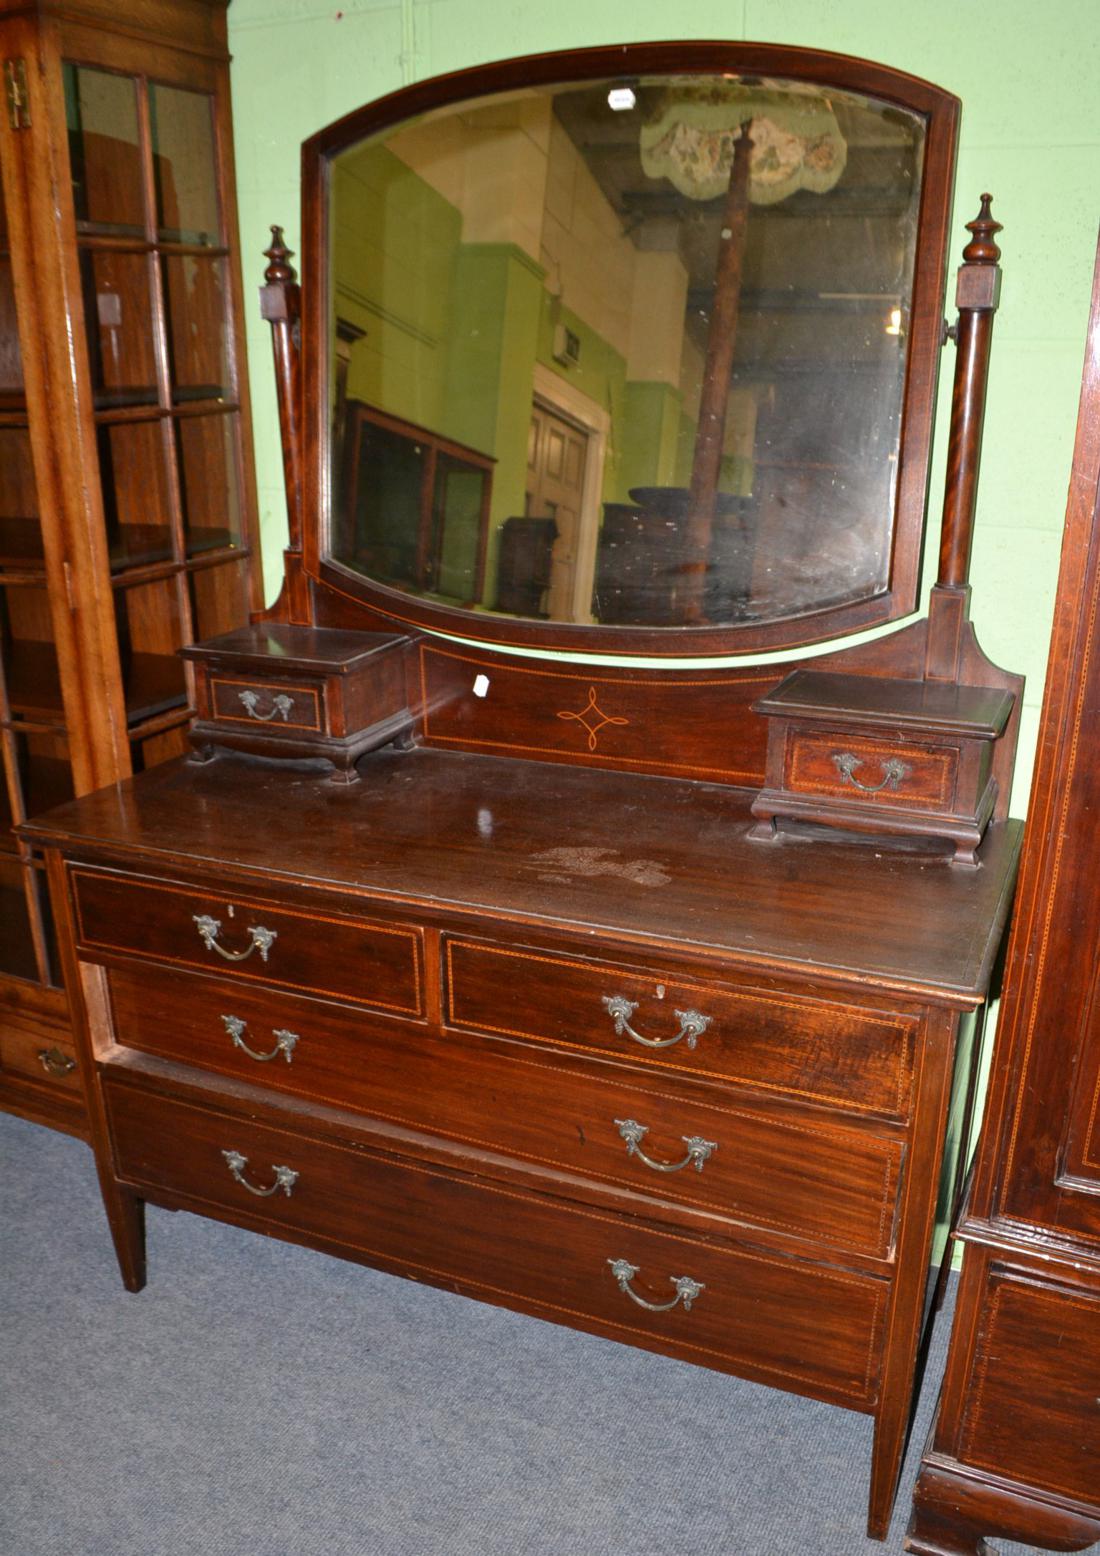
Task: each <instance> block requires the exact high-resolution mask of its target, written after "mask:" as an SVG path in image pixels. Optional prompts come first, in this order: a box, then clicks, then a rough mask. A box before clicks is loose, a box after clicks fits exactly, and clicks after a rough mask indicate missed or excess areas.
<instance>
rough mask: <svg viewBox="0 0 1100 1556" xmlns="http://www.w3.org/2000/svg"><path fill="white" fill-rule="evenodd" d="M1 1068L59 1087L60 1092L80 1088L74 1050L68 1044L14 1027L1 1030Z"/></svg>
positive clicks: (50, 1036) (51, 1036) (50, 1035)
mask: <svg viewBox="0 0 1100 1556" xmlns="http://www.w3.org/2000/svg"><path fill="white" fill-rule="evenodd" d="M0 1070H8V1071H10V1072H11V1073H12V1074H13V1075H25V1076H26V1077H27V1079H28V1080H34V1081H41V1082H42V1083H43V1084H44V1085H50V1086H58V1087H60V1088H61V1089H62V1090H63V1091H72V1092H79V1091H80V1090H81V1083H80V1071H79V1070H78V1068H77V1062H76V1052H75V1050H74V1049H73V1046H72V1044H71V1043H66V1042H64V1041H62V1040H60V1039H58V1038H55V1037H54V1036H53V1034H52V1033H50V1034H49V1035H47V1036H42V1035H36V1034H35V1033H33V1032H28V1031H25V1030H22V1029H20V1028H19V1027H13V1028H11V1029H10V1030H8V1031H4V1032H0Z"/></svg>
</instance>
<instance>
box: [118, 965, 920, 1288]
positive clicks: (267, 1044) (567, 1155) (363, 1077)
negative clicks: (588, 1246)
mask: <svg viewBox="0 0 1100 1556" xmlns="http://www.w3.org/2000/svg"><path fill="white" fill-rule="evenodd" d="M110 986H111V1003H112V1008H113V1013H114V1022H115V1035H116V1038H117V1040H118V1041H119V1042H120V1043H123V1044H125V1045H126V1046H127V1047H130V1048H135V1049H138V1050H141V1051H144V1052H147V1053H152V1054H156V1055H158V1056H160V1057H162V1058H166V1059H172V1060H176V1061H178V1062H182V1063H185V1064H195V1065H200V1066H201V1067H203V1068H204V1069H208V1070H213V1071H216V1072H218V1073H221V1074H224V1075H230V1076H233V1077H235V1078H238V1079H242V1080H247V1081H251V1082H253V1083H254V1084H258V1085H263V1086H269V1087H273V1088H276V1089H277V1090H279V1091H281V1092H288V1093H291V1094H293V1095H296V1096H299V1097H302V1098H305V1099H310V1100H315V1101H323V1102H331V1103H335V1104H336V1105H338V1106H343V1107H351V1108H356V1109H361V1110H363V1111H364V1112H367V1113H370V1114H372V1115H373V1116H375V1117H378V1118H381V1119H384V1120H386V1121H388V1122H391V1123H396V1124H399V1125H405V1126H408V1127H410V1128H413V1129H420V1130H426V1131H429V1132H430V1133H433V1134H438V1135H443V1136H444V1137H446V1138H448V1139H451V1140H458V1141H463V1142H467V1143H470V1144H474V1145H477V1146H479V1147H482V1148H485V1149H487V1150H490V1151H499V1152H502V1153H505V1154H506V1155H508V1156H511V1157H518V1158H520V1159H521V1160H523V1161H527V1162H533V1163H537V1164H540V1165H544V1166H549V1167H554V1168H563V1169H565V1170H566V1171H569V1172H575V1173H580V1174H583V1175H585V1176H586V1177H589V1178H594V1179H597V1180H599V1181H600V1182H603V1183H608V1184H612V1185H615V1186H617V1187H621V1188H625V1189H629V1190H632V1191H634V1192H638V1193H643V1194H650V1195H654V1196H660V1197H661V1198H662V1199H663V1200H666V1201H670V1202H671V1203H672V1205H673V1207H674V1206H675V1205H677V1204H685V1205H688V1206H691V1207H693V1208H695V1209H697V1210H700V1211H702V1212H704V1213H706V1214H710V1215H714V1216H720V1217H723V1218H725V1219H726V1220H727V1221H733V1222H749V1223H752V1224H753V1225H756V1226H760V1227H764V1228H766V1229H768V1230H770V1231H777V1232H780V1233H782V1234H785V1235H793V1236H796V1237H802V1238H807V1239H810V1240H812V1241H814V1242H816V1243H820V1244H822V1245H823V1246H824V1247H828V1248H840V1249H850V1250H852V1251H854V1252H858V1253H862V1254H866V1255H869V1256H870V1257H872V1258H884V1257H886V1255H887V1254H888V1253H889V1250H890V1244H891V1240H892V1235H893V1226H894V1207H895V1202H896V1197H897V1186H898V1179H899V1174H900V1168H901V1161H902V1156H903V1146H902V1144H901V1142H900V1141H898V1140H897V1139H894V1138H882V1137H880V1136H877V1135H873V1134H870V1133H868V1132H867V1131H865V1130H856V1129H846V1128H844V1127H843V1126H842V1125H834V1124H832V1123H830V1122H828V1121H825V1120H823V1119H822V1118H821V1117H820V1116H817V1117H814V1116H812V1115H811V1116H808V1117H806V1116H802V1115H800V1114H793V1113H792V1110H791V1109H789V1108H787V1109H783V1110H782V1111H781V1112H780V1111H779V1110H773V1113H772V1114H769V1112H768V1111H767V1110H766V1109H762V1108H761V1107H759V1106H753V1105H752V1104H751V1103H748V1104H746V1102H745V1100H744V1099H741V1100H740V1102H738V1100H737V1099H731V1100H730V1101H728V1102H723V1103H722V1104H721V1105H719V1104H718V1103H717V1102H716V1101H715V1100H714V1094H713V1093H711V1092H709V1091H703V1090H702V1089H701V1088H699V1087H697V1086H691V1085H683V1084H681V1085H680V1086H679V1088H677V1077H676V1076H675V1075H661V1074H640V1075H638V1076H637V1078H636V1079H634V1078H633V1077H631V1076H630V1074H629V1072H623V1071H622V1070H621V1069H620V1068H619V1067H618V1066H612V1065H607V1064H599V1063H593V1062H592V1061H590V1060H584V1059H573V1060H569V1059H563V1058H561V1057H559V1056H557V1055H553V1054H549V1053H547V1051H546V1050H545V1049H539V1048H538V1047H532V1046H531V1045H527V1044H520V1043H517V1042H514V1041H508V1040H503V1039H499V1038H497V1039H476V1038H469V1039H457V1038H454V1037H452V1038H449V1039H445V1040H443V1041H440V1040H433V1039H431V1038H429V1037H427V1036H426V1034H425V1032H424V1030H423V1028H421V1027H417V1026H413V1025H410V1024H409V1023H408V1022H402V1021H394V1020H392V1019H387V1018H385V1017H381V1016H371V1015H369V1014H367V1013H365V1012H360V1011H354V1010H342V1009H341V1008H340V1007H338V1006H334V1005H322V1004H318V1003H317V1002H316V1001H313V1000H305V999H300V998H295V997H293V996H291V995H288V994H285V993H277V994H276V993H272V992H270V991H267V990H263V989H258V988H255V987H253V988H245V987H244V986H243V985H233V984H229V983H223V982H219V981H217V980H214V979H207V978H197V977H194V976H192V975H189V974H179V973H175V974H173V973H167V972H161V971H160V970H159V969H158V970H157V971H156V973H154V972H152V971H151V970H148V969H141V970H139V971H134V970H130V969H126V970H119V969H115V970H112V971H111V973H110Z"/></svg>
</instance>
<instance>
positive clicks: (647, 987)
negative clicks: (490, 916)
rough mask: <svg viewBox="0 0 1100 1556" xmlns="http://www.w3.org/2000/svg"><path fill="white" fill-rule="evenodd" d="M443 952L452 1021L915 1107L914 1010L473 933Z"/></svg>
mask: <svg viewBox="0 0 1100 1556" xmlns="http://www.w3.org/2000/svg"><path fill="white" fill-rule="evenodd" d="M446 960H447V1002H448V1003H447V1008H448V1020H449V1023H450V1025H452V1026H455V1027H465V1028H467V1029H470V1030H473V1031H480V1032H489V1033H499V1034H502V1035H506V1036H514V1037H531V1038H542V1039H545V1040H547V1041H549V1042H553V1043H555V1044H560V1045H562V1046H564V1047H567V1048H574V1049H578V1048H579V1049H582V1050H585V1049H588V1050H593V1049H594V1050H598V1051H601V1052H604V1053H608V1054H613V1055H614V1056H615V1057H616V1058H618V1059H626V1060H629V1061H630V1062H631V1063H632V1064H639V1065H654V1066H659V1067H660V1068H661V1069H662V1070H664V1069H672V1070H676V1071H679V1072H680V1073H681V1074H684V1075H694V1076H697V1077H699V1078H707V1077H712V1078H716V1079H721V1080H733V1081H738V1082H740V1083H742V1084H744V1085H747V1086H753V1087H761V1088H764V1089H766V1090H771V1091H775V1092H779V1093H782V1094H783V1095H785V1096H791V1097H795V1098H800V1099H808V1100H811V1101H814V1102H824V1103H828V1104H830V1105H835V1106H841V1107H844V1108H847V1109H851V1110H854V1111H857V1112H878V1113H883V1114H887V1115H890V1116H893V1117H906V1116H907V1115H908V1111H909V1100H910V1098H909V1094H910V1088H911V1081H912V1066H913V1044H914V1041H915V1035H916V1028H917V1020H916V1018H915V1017H912V1016H907V1015H903V1014H898V1015H893V1014H891V1013H889V1012H884V1011H878V1010H868V1009H864V1008H862V1007H861V1006H857V1005H842V1004H826V1003H824V1002H818V1001H815V1000H810V999H803V998H800V997H799V996H797V995H794V994H791V995H787V994H772V993H764V992H762V991H758V990H754V989H745V990H744V991H737V990H732V989H719V988H715V987H713V986H702V985H692V984H690V983H688V982H685V981H683V980H682V979H681V978H676V977H673V976H672V975H667V976H665V977H663V978H662V977H661V976H660V975H658V974H653V973H647V972H641V971H636V970H634V969H631V968H621V967H612V966H608V965H604V964H599V963H594V962H582V961H580V960H579V959H573V958H569V957H560V956H553V955H550V954H546V955H543V954H541V953H539V952H535V951H531V952H527V951H512V950H507V949H505V948H503V947H499V946H491V945H485V944H481V943H477V942H471V941H461V940H449V941H448V942H447V952H446ZM627 1007H629V1011H628V1010H627ZM697 1017H701V1018H702V1019H703V1020H705V1022H706V1026H705V1028H703V1029H702V1030H697V1029H698V1026H699V1022H698V1020H696V1019H695V1018H697ZM632 1033H634V1034H636V1036H632V1035H631V1034H632ZM639 1039H643V1040H644V1041H639ZM651 1043H657V1044H660V1045H662V1046H660V1047H651V1046H648V1045H649V1044H651Z"/></svg>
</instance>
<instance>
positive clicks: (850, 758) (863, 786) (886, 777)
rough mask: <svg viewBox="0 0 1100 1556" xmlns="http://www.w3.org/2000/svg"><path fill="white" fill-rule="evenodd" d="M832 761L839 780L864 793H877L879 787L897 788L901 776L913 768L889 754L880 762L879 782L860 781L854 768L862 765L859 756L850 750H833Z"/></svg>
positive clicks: (903, 776) (904, 776)
mask: <svg viewBox="0 0 1100 1556" xmlns="http://www.w3.org/2000/svg"><path fill="white" fill-rule="evenodd" d="M833 761H834V762H835V763H836V766H837V771H838V772H839V773H840V777H841V782H846V783H850V784H851V785H852V787H853V788H854V789H860V790H862V792H863V793H864V794H878V793H879V791H880V790H881V789H897V788H899V787H900V785H901V780H902V779H903V778H908V776H909V774H910V773H911V772H912V771H913V769H912V768H911V767H910V766H909V764H908V762H903V761H902V760H901V758H900V757H897V756H891V757H888V758H887V759H886V761H885V762H883V764H882V782H881V783H861V782H860V780H859V779H858V778H857V777H856V768H857V767H862V766H863V762H862V760H861V758H860V757H858V756H854V755H853V754H852V752H851V751H834V752H833Z"/></svg>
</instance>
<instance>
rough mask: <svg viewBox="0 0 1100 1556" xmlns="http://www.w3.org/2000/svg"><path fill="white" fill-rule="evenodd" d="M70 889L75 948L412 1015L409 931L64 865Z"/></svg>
mask: <svg viewBox="0 0 1100 1556" xmlns="http://www.w3.org/2000/svg"><path fill="white" fill-rule="evenodd" d="M72 887H73V897H74V901H75V905H76V918H77V936H78V940H79V944H80V948H81V950H82V951H83V952H84V953H86V954H88V955H90V956H91V957H92V958H93V959H94V958H95V957H96V955H97V954H99V955H104V954H109V953H111V952H119V953H122V954H124V955H127V956H143V957H150V958H154V959H156V960H157V961H161V962H167V963H174V964H176V965H178V966H184V967H194V968H197V969H199V970H200V971H205V972H214V973H221V974H226V975H228V976H231V977H232V978H233V979H234V980H236V979H241V980H242V981H244V982H248V983H256V982H262V983H265V984H270V985H276V986H282V987H289V988H296V989H302V990H305V991H307V992H308V991H312V992H315V993H319V994H333V995H336V996H337V997H338V998H340V999H347V1000H354V1001H356V1002H357V1003H361V1004H364V1005H369V1006H374V1007H377V1008H378V1009H380V1010H392V1011H396V1012H397V1013H399V1014H401V1015H410V1016H418V1015H420V1014H421V1013H422V1010H423V994H422V972H421V969H422V963H423V956H422V951H421V937H420V933H419V931H417V930H413V929H397V928H391V927H390V926H388V925H384V924H372V923H367V922H363V921H360V920H357V919H348V918H343V917H340V916H338V915H336V914H327V913H324V912H321V911H318V912H316V913H302V912H299V911H297V910H295V909H290V908H283V907H277V906H273V905H272V904H270V903H267V902H250V901H248V900H247V899H245V898H241V897H236V898H227V897H219V896H217V895H216V893H215V892H214V891H213V890H210V891H202V890H199V889H197V888H195V887H189V886H181V885H176V884H175V883H168V882H165V883H161V882H159V881H149V880H144V879H140V878H137V877H134V876H124V875H109V874H104V873H100V872H99V871H93V870H82V869H74V870H73V872H72ZM269 936H270V939H268V937H269Z"/></svg>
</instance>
